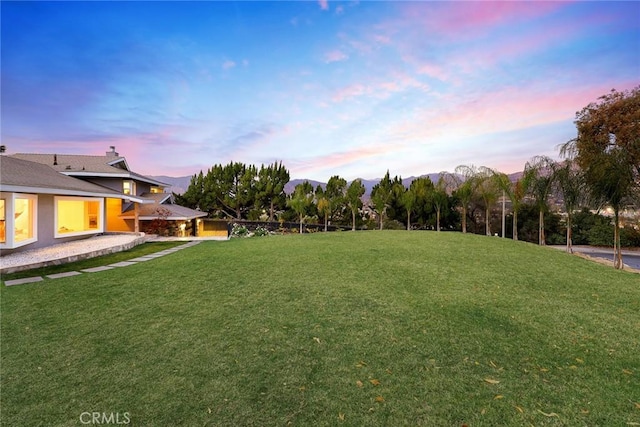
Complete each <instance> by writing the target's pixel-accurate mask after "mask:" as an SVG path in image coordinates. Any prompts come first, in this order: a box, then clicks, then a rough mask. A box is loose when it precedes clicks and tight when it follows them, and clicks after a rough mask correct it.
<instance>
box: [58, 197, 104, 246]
mask: <svg viewBox="0 0 640 427" xmlns="http://www.w3.org/2000/svg"><path fill="white" fill-rule="evenodd" d="M55 203H56V233H55V234H56V237H64V236H75V235H79V234H91V233H101V232H102V231H104V216H103V213H102V212H103V203H104V202H103V200H102V199H91V198H81V197H56V198H55Z"/></svg>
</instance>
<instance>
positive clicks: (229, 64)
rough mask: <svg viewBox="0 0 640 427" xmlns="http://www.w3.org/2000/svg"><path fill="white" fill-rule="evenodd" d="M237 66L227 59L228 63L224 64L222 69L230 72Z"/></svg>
mask: <svg viewBox="0 0 640 427" xmlns="http://www.w3.org/2000/svg"><path fill="white" fill-rule="evenodd" d="M235 66H236V63H235V61H231V60H230V59H227V60H226V61H224V62H223V63H222V69H223V70H230V69H232V68H234V67H235Z"/></svg>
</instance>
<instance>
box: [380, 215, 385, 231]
mask: <svg viewBox="0 0 640 427" xmlns="http://www.w3.org/2000/svg"><path fill="white" fill-rule="evenodd" d="M382 217H384V211H382V212H380V230H382Z"/></svg>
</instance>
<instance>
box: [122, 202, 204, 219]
mask: <svg viewBox="0 0 640 427" xmlns="http://www.w3.org/2000/svg"><path fill="white" fill-rule="evenodd" d="M158 209H162V210H164V211H165V213H166V215H167V216H166V218H163V219H167V220H171V221H176V220H178V221H179V220H182V221H185V220H189V219H194V218H202V217H205V216H207V213H206V212H202V211H196V210H193V209H191V208H187V207H185V206H180V205H174V204H171V203H164V204H160V203H153V204H145V205H140V207H139V211H138V218H139V219H141V220H154V219H157V218H158V217H159V214H158ZM133 217H134V213H133V211H132V210H129V211H127V212H125V213H123V214H122V215H120V218H133Z"/></svg>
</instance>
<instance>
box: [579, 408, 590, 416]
mask: <svg viewBox="0 0 640 427" xmlns="http://www.w3.org/2000/svg"><path fill="white" fill-rule="evenodd" d="M580 413H582V414H585V415H587V414H588V413H589V410H588V409H580Z"/></svg>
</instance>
